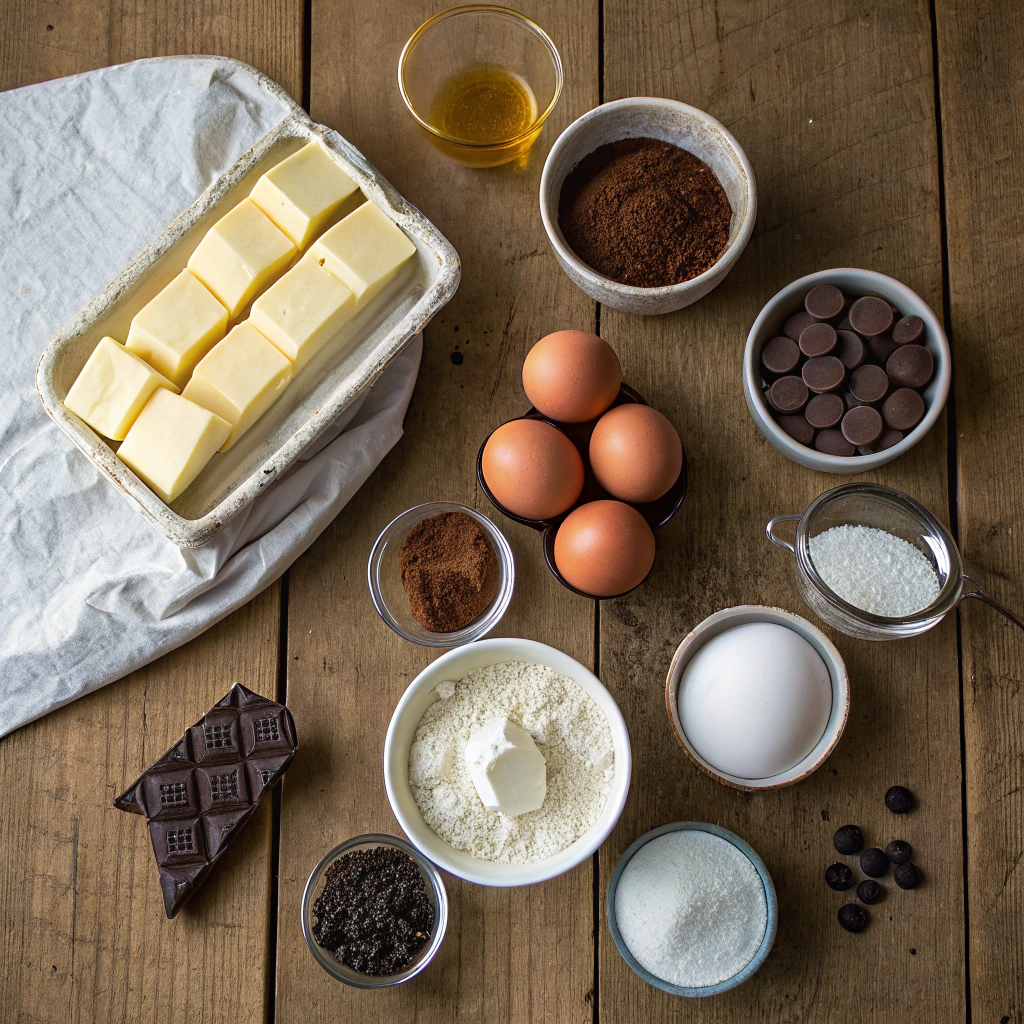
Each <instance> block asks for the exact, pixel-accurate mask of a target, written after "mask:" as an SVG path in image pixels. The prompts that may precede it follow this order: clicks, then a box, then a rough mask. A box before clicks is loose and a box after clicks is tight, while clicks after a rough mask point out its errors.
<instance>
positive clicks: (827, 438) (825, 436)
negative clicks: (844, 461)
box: [814, 427, 857, 458]
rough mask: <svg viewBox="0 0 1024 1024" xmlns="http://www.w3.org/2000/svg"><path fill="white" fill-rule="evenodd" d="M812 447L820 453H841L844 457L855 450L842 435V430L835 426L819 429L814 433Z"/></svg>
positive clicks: (847, 456)
mask: <svg viewBox="0 0 1024 1024" xmlns="http://www.w3.org/2000/svg"><path fill="white" fill-rule="evenodd" d="M814 448H815V450H816V451H819V452H821V453H822V455H841V456H843V457H844V458H849V457H850V456H851V455H853V453H854V452H855V451H856V450H857V449H856V448H854V447H853V445H852V444H850V442H849V441H847V440H846V438H845V437H843V432H842V431H841V430H836V428H835V427H830V428H829V429H828V430H819V431H818V433H817V434H815V435H814Z"/></svg>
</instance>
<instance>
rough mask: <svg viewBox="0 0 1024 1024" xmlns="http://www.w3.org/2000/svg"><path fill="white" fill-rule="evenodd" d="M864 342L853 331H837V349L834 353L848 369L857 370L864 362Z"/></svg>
mask: <svg viewBox="0 0 1024 1024" xmlns="http://www.w3.org/2000/svg"><path fill="white" fill-rule="evenodd" d="M865 354H866V353H865V350H864V342H863V341H861V338H860V335H859V334H854V333H853V331H836V350H835V352H834V353H833V355H835V356H837V357H838V359H839V361H840V362H841V363H842V364H843V366H845V367H846V368H847V369H848V370H856V369H857V367H858V366H860V364H861V363H863V362H864V356H865Z"/></svg>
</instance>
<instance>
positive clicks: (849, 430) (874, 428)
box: [841, 405, 885, 447]
mask: <svg viewBox="0 0 1024 1024" xmlns="http://www.w3.org/2000/svg"><path fill="white" fill-rule="evenodd" d="M884 426H885V425H884V424H883V423H882V414H881V413H880V412H879V411H878V410H877V409H873V408H872V407H871V406H870V405H861V406H858V407H857V408H856V409H850V410H849V412H847V414H846V415H845V416H844V417H843V422H842V427H841V429H842V431H843V437H845V438H846V440H847V441H849V442H850V444H852V445H854V447H856V446H857V445H859V444H874V443H875V441H877V440H878V439H879V438H880V437H881V436H882V430H883V429H884Z"/></svg>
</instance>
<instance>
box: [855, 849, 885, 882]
mask: <svg viewBox="0 0 1024 1024" xmlns="http://www.w3.org/2000/svg"><path fill="white" fill-rule="evenodd" d="M860 869H861V871H863V872H864V874H865V875H870V876H871V877H872V878H881V877H882V875H884V874H885V873H886V872H887V871H888V870H889V858H888V857H886V855H885V851H884V850H880V849H879V848H878V847H877V846H872V847H871V848H870V849H868V850H865V851H864V852H863V853H862V854H861V855H860Z"/></svg>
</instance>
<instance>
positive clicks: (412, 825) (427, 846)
mask: <svg viewBox="0 0 1024 1024" xmlns="http://www.w3.org/2000/svg"><path fill="white" fill-rule="evenodd" d="M501 661H531V662H534V663H535V664H538V665H547V666H548V667H550V668H553V669H555V671H556V672H561V673H562V674H563V675H565V676H568V677H569V678H570V679H573V680H575V681H576V682H577V683H578V684H579V685H580V686H581V687H582V688H583V690H584V691H585V692H586V693H587V694H588V695H589V696H590V697H592V698H593V699H594V700H595V701H596V702H597V704H598V707H600V708H601V710H602V711H603V712H604V714H605V717H606V718H607V719H608V725H609V727H610V728H611V733H612V745H613V747H614V749H615V775H614V777H613V779H612V787H611V792H610V793H609V794H608V800H607V802H606V803H605V805H604V810H603V811H602V812H601V815H600V817H599V818H598V819H597V821H596V822H595V823H594V826H593V828H591V829H590V831H589V832H587V833H585V834H584V835H583V836H581V837H580V838H579V839H577V840H576V842H575V843H573V844H572V846H570V847H569V848H568V849H566V850H563V851H562V852H561V853H558V854H555V856H554V857H548V858H546V859H545V860H540V861H536V862H535V863H533V864H494V863H491V862H490V861H483V860H478V859H477V858H476V857H472V856H470V855H469V854H468V853H463V852H462V851H460V850H456V849H454V848H453V847H451V846H449V845H448V844H447V843H446V842H445V841H444V840H443V839H440V838H439V837H438V836H437V835H435V834H434V832H433V831H432V830H431V829H430V827H429V826H428V825H427V823H426V822H425V821H424V820H423V815H422V814H421V813H420V809H419V808H418V807H417V806H416V800H415V799H414V797H413V795H412V790H411V789H410V787H409V748H410V747H411V746H412V741H413V737H414V736H415V734H416V727H417V726H418V725H419V723H420V719H421V718H422V717H423V713H424V712H425V711H426V710H427V708H428V707H430V705H431V704H433V703H434V701H435V700H437V699H438V697H437V693H436V687H437V684H438V683H441V682H445V681H451V682H457V681H458V680H459V679H461V678H462V677H463V676H464V675H466V673H467V672H472V671H473V670H474V669H478V668H483V667H484V666H485V665H494V664H496V663H498V662H501ZM631 770H632V761H631V756H630V749H629V734H628V733H627V732H626V723H625V722H624V721H623V720H622V714H621V713H620V711H619V708H618V705H616V703H615V701H614V700H613V699H612V695H611V694H610V693H609V692H608V691H607V690H606V689H605V688H604V686H603V685H602V683H601V681H600V680H599V679H598V678H597V676H595V675H594V673H593V672H591V671H590V670H589V669H586V668H584V667H583V666H582V665H581V664H580V663H579V662H578V661H576V660H574V659H573V658H570V657H569V655H568V654H563V653H562V652H561V651H559V650H556V649H555V648H554V647H548V646H547V644H541V643H537V641H536V640H517V639H505V638H501V639H493V640H478V641H476V642H475V643H471V644H466V645H464V646H463V647H457V648H456V649H455V650H453V651H449V652H448V653H447V654H443V655H441V657H440V658H438V659H437V660H436V661H434V662H431V664H429V665H428V666H427V667H426V668H425V669H424V670H423V671H422V672H421V673H420V674H419V675H418V676H417V677H416V678H415V679H414V680H413V681H412V682H411V683H410V684H409V687H408V689H407V690H406V691H405V693H404V694H402V699H401V700H400V701H399V702H398V707H396V708H395V713H394V714H393V715H392V716H391V724H390V725H389V726H388V735H387V739H386V740H385V741H384V784H385V787H386V788H387V793H388V800H389V801H390V803H391V809H392V810H393V811H394V812H395V817H396V818H397V819H398V822H399V824H400V825H401V826H402V828H403V829H404V830H405V834H406V835H407V836H408V837H409V839H410V840H411V842H412V844H413V846H415V847H416V848H417V849H418V850H419V851H420V852H421V853H422V854H423V855H424V856H425V857H428V858H429V859H430V860H432V861H433V862H434V863H435V864H437V865H438V866H439V867H442V868H444V870H445V871H448V872H450V873H451V874H453V875H457V876H458V877H459V878H465V879H466V880H467V881H469V882H476V883H477V884H478V885H494V886H512V885H532V884H533V883H534V882H543V881H545V880H546V879H549V878H554V877H555V876H556V875H560V874H562V873H563V872H566V871H569V870H570V869H571V868H574V867H576V865H577V864H580V863H582V862H583V861H585V860H586V859H587V858H588V857H590V856H591V855H592V854H593V853H594V851H595V850H596V849H597V848H598V847H599V846H600V845H601V844H602V843H603V842H604V841H605V839H606V838H607V837H608V835H609V833H610V832H611V830H612V829H613V828H614V827H615V823H616V822H617V821H618V820H619V815H620V814H621V813H622V808H623V807H624V806H625V803H626V794H627V793H628V792H629V778H630V773H631Z"/></svg>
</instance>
